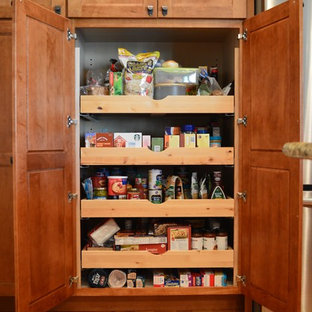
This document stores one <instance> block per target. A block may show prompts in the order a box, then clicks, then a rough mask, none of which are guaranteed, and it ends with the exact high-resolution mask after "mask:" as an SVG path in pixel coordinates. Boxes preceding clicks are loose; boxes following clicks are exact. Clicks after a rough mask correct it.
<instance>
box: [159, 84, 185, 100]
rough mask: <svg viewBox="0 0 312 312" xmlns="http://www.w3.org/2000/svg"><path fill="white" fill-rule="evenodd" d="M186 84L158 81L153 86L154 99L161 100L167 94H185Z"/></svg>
mask: <svg viewBox="0 0 312 312" xmlns="http://www.w3.org/2000/svg"><path fill="white" fill-rule="evenodd" d="M185 94H186V85H185V84H181V83H158V84H155V87H154V99H155V100H161V99H164V98H165V97H167V96H168V95H185Z"/></svg>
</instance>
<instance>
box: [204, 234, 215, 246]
mask: <svg viewBox="0 0 312 312" xmlns="http://www.w3.org/2000/svg"><path fill="white" fill-rule="evenodd" d="M203 245H204V250H214V249H216V235H215V234H213V233H205V234H204V238H203Z"/></svg>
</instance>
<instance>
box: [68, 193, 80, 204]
mask: <svg viewBox="0 0 312 312" xmlns="http://www.w3.org/2000/svg"><path fill="white" fill-rule="evenodd" d="M67 198H68V202H69V203H70V202H71V201H72V200H73V199H77V198H78V194H77V193H71V192H69V193H68V195H67Z"/></svg>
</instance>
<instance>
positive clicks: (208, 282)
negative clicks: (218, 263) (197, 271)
mask: <svg viewBox="0 0 312 312" xmlns="http://www.w3.org/2000/svg"><path fill="white" fill-rule="evenodd" d="M214 280H215V275H214V272H213V271H205V272H202V285H203V286H204V287H214V285H215V282H214Z"/></svg>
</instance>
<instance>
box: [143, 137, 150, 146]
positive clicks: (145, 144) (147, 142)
mask: <svg viewBox="0 0 312 312" xmlns="http://www.w3.org/2000/svg"><path fill="white" fill-rule="evenodd" d="M143 147H151V136H150V135H143Z"/></svg>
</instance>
